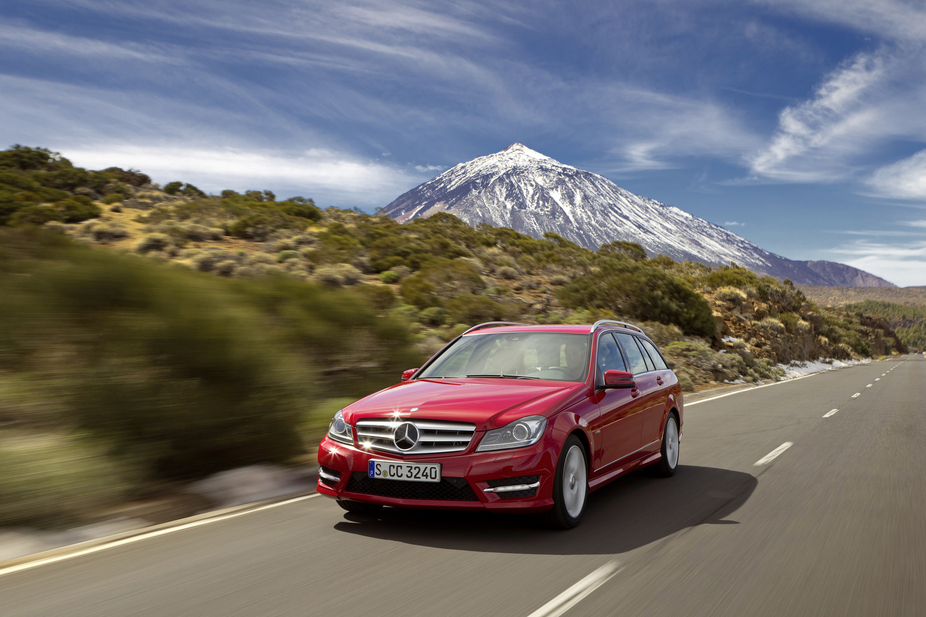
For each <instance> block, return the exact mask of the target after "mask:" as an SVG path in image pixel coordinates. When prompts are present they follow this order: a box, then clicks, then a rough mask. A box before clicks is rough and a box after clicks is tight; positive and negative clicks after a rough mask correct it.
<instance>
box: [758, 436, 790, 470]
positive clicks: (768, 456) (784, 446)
mask: <svg viewBox="0 0 926 617" xmlns="http://www.w3.org/2000/svg"><path fill="white" fill-rule="evenodd" d="M793 445H794V443H793V442H790V441H786V442H784V443H783V444H781V445H780V446H778V447H777V448H775V449H774V450H772V451H771V452H769V453H768V454H766V455H765V456H763V457H762V458H760V459H759V460H757V461H756V462H755V463H753V466H754V467H761V466H762V465H768V464H769V463H771V462H772V461H774V460H775V459H776V458H778V456H779V455H780V454H781V453H782V452H784V451H785V450H787V449H788V448H790V447H791V446H793Z"/></svg>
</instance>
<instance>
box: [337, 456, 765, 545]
mask: <svg viewBox="0 0 926 617" xmlns="http://www.w3.org/2000/svg"><path fill="white" fill-rule="evenodd" d="M757 484H758V480H756V478H755V477H753V476H752V475H750V474H748V473H742V472H738V471H730V470H727V469H717V468H713V467H692V466H682V465H680V466H679V468H678V470H677V471H676V473H675V475H674V476H673V477H671V478H654V477H652V476H650V475H648V474H647V473H646V471H645V470H644V471H640V472H636V473H633V474H630V475H629V476H627V477H626V478H622V479H621V480H618V481H616V482H613V483H611V484H609V485H608V486H605V487H604V488H602V489H600V490H598V491H596V492H594V493H592V494H591V495H590V496H589V502H588V505H587V507H586V510H585V517H584V518H583V520H582V524H581V525H579V527H577V528H575V529H571V530H568V531H564V532H558V531H555V530H551V529H548V528H545V527H543V526H542V525H541V524H540V523H539V522H538V521H537V519H536V517H530V516H524V515H515V514H496V513H492V512H459V511H446V510H445V511H440V510H403V509H399V508H383V510H382V511H381V512H380V513H379V514H376V515H375V516H358V515H355V514H345V516H344V521H342V522H339V523H337V524H335V526H334V528H335V529H336V530H337V531H340V532H343V533H351V534H356V535H360V536H366V537H370V538H379V539H382V540H388V541H393V542H403V543H407V544H414V545H420V546H429V547H434V548H445V549H453V550H464V551H480V552H496V553H523V554H544V555H581V554H589V555H591V554H616V553H625V552H627V551H631V550H633V549H636V548H639V547H641V546H645V545H647V544H650V543H651V542H654V541H656V540H660V539H662V538H665V537H667V536H670V535H672V534H674V533H675V532H677V531H680V530H682V529H686V528H689V527H694V526H697V525H705V524H707V525H735V524H737V522H736V521H735V520H732V519H730V518H728V517H730V516H731V515H732V514H733V513H734V512H736V511H737V510H738V509H739V508H740V506H742V505H743V504H744V503H746V501H747V500H748V499H749V497H750V496H751V495H752V493H753V491H754V490H755V488H756V485H757Z"/></svg>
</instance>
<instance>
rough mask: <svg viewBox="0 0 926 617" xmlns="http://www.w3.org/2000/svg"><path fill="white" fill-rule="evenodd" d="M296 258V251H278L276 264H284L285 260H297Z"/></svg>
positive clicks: (297, 254)
mask: <svg viewBox="0 0 926 617" xmlns="http://www.w3.org/2000/svg"><path fill="white" fill-rule="evenodd" d="M298 257H299V252H298V251H291V250H289V251H280V252H279V253H277V263H281V262H284V261H286V260H287V259H298Z"/></svg>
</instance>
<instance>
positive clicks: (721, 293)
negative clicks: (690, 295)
mask: <svg viewBox="0 0 926 617" xmlns="http://www.w3.org/2000/svg"><path fill="white" fill-rule="evenodd" d="M714 297H715V298H717V299H718V300H720V301H721V302H730V303H731V304H734V305H736V306H740V305H741V304H743V302H745V301H746V298H747V295H746V292H745V291H743V290H742V289H737V288H736V287H721V288H720V289H718V290H717V291H715V292H714Z"/></svg>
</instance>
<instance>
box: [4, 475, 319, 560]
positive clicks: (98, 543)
mask: <svg viewBox="0 0 926 617" xmlns="http://www.w3.org/2000/svg"><path fill="white" fill-rule="evenodd" d="M320 495H321V493H316V492H314V491H313V492H311V493H309V494H301V495H296V496H295V497H294V496H293V495H292V494H290V495H287V496H285V497H282V498H276V499H265V500H263V501H258V502H254V503H249V504H243V505H240V506H232V507H229V508H223V509H221V510H213V511H210V512H204V513H202V514H196V515H194V516H189V517H186V518H181V519H177V520H175V521H169V522H167V523H161V524H159V525H152V526H150V527H144V528H142V529H136V530H132V531H127V532H125V533H121V534H114V535H112V536H107V537H105V538H98V539H95V540H88V541H86V542H79V543H77V544H70V545H68V546H62V547H59V548H54V549H51V550H48V551H42V552H40V553H33V554H32V555H26V556H24V557H17V558H15V559H10V560H8V561H4V562H0V577H2V576H6V575H8V574H15V573H16V572H22V571H24V570H31V569H33V568H38V567H41V566H44V565H49V564H53V563H58V562H60V561H66V560H68V559H73V558H75V557H82V556H84V555H91V554H93V553H99V552H101V551H105V550H107V549H110V548H116V547H119V546H125V545H127V544H134V543H135V542H141V541H142V540H147V539H149V538H156V537H158V536H164V535H168V534H171V533H176V532H178V531H184V530H186V529H192V528H194V527H202V526H203V525H208V524H210V523H218V522H220V521H225V520H229V519H232V518H237V517H239V516H244V515H246V514H252V513H254V512H260V511H261V510H269V509H271V508H276V507H279V506H285V505H288V504H291V503H296V502H298V501H305V500H307V499H312V498H313V497H319V496H320Z"/></svg>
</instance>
